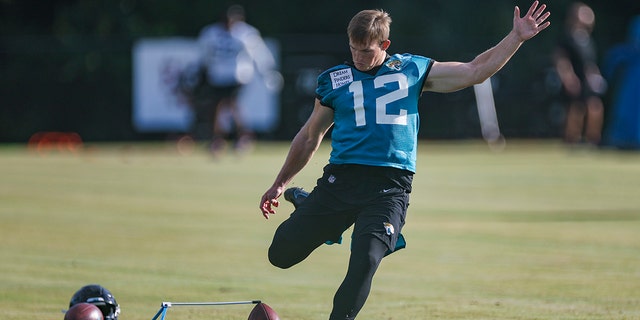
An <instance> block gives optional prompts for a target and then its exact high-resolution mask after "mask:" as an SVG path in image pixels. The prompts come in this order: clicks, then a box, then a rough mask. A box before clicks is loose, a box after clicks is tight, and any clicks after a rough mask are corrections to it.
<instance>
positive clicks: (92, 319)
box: [64, 302, 103, 320]
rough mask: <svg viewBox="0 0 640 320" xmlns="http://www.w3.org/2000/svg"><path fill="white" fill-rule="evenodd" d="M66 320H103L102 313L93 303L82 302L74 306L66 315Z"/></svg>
mask: <svg viewBox="0 0 640 320" xmlns="http://www.w3.org/2000/svg"><path fill="white" fill-rule="evenodd" d="M64 320H103V317H102V311H100V309H98V307H96V306H94V305H92V304H91V303H86V302H81V303H78V304H75V305H73V307H71V308H70V309H69V310H67V312H66V313H65V314H64Z"/></svg>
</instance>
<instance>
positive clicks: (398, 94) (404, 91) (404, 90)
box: [349, 73, 409, 127]
mask: <svg viewBox="0 0 640 320" xmlns="http://www.w3.org/2000/svg"><path fill="white" fill-rule="evenodd" d="M394 82H395V83H397V84H398V90H395V91H392V92H389V93H387V94H385V95H383V96H381V97H378V98H377V99H376V123H377V124H399V125H407V109H400V113H399V114H388V113H387V105H389V104H390V103H392V102H394V101H398V100H400V99H403V98H405V97H407V96H408V95H409V82H408V81H407V77H406V76H405V75H404V74H402V73H394V74H388V75H384V76H380V77H377V78H376V79H375V80H374V81H373V85H374V87H375V88H381V87H384V85H385V84H388V83H394ZM349 92H351V93H353V111H354V112H355V116H356V126H358V127H360V126H364V125H366V124H367V121H366V118H365V114H364V90H363V88H362V81H354V82H352V83H351V84H350V85H349Z"/></svg>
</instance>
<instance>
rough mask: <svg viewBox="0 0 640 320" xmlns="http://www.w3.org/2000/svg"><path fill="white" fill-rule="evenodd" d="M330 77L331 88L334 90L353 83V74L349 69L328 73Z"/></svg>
mask: <svg viewBox="0 0 640 320" xmlns="http://www.w3.org/2000/svg"><path fill="white" fill-rule="evenodd" d="M329 76H330V77H331V86H332V87H333V88H334V89H337V88H340V87H342V86H344V85H345V84H348V83H351V82H353V74H352V73H351V69H341V70H337V71H334V72H331V73H329Z"/></svg>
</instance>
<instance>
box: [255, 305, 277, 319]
mask: <svg viewBox="0 0 640 320" xmlns="http://www.w3.org/2000/svg"><path fill="white" fill-rule="evenodd" d="M247 320H280V317H279V316H278V314H277V313H276V312H275V311H273V309H271V307H269V306H268V305H267V304H266V303H262V302H260V303H258V304H256V306H255V307H253V310H251V313H250V314H249V319H247Z"/></svg>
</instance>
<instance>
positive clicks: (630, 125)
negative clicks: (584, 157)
mask: <svg viewBox="0 0 640 320" xmlns="http://www.w3.org/2000/svg"><path fill="white" fill-rule="evenodd" d="M602 70H603V74H604V76H605V78H606V79H607V82H608V83H609V84H610V89H611V90H610V92H611V99H612V100H611V107H610V112H609V113H608V116H607V119H608V120H607V126H606V128H605V132H604V137H603V144H604V145H606V146H612V147H616V148H620V149H640V16H636V17H635V18H634V19H633V20H632V21H631V24H630V26H629V36H628V40H627V42H626V43H621V44H618V45H616V46H614V47H613V48H611V49H610V50H609V51H608V52H607V55H606V58H605V61H604V66H603V68H602Z"/></svg>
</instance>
